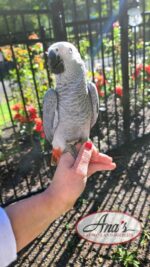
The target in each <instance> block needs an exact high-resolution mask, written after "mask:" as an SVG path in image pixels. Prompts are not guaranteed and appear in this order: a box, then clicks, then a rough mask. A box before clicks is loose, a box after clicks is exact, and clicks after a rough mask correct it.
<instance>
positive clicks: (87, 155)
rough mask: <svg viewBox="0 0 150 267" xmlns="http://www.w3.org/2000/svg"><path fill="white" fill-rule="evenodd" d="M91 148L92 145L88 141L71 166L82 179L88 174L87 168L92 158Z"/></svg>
mask: <svg viewBox="0 0 150 267" xmlns="http://www.w3.org/2000/svg"><path fill="white" fill-rule="evenodd" d="M92 147H93V144H92V142H90V141H87V142H86V143H85V144H83V145H82V147H81V149H80V151H79V154H78V157H77V159H76V161H75V163H74V165H73V168H74V169H75V171H76V173H77V174H79V175H81V176H83V177H85V176H87V173H88V167H89V163H90V159H91V156H92Z"/></svg>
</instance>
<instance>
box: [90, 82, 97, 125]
mask: <svg viewBox="0 0 150 267" xmlns="http://www.w3.org/2000/svg"><path fill="white" fill-rule="evenodd" d="M88 92H89V97H90V99H91V104H92V111H93V116H92V120H91V128H92V127H93V126H94V124H95V123H96V121H97V118H98V113H99V97H98V93H97V89H96V86H95V84H94V83H92V82H89V83H88Z"/></svg>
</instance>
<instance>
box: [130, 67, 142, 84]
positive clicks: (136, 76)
mask: <svg viewBox="0 0 150 267" xmlns="http://www.w3.org/2000/svg"><path fill="white" fill-rule="evenodd" d="M142 69H143V64H139V65H137V66H136V69H135V72H134V74H133V75H132V78H133V80H135V79H136V78H138V77H139V75H140V73H141V71H142Z"/></svg>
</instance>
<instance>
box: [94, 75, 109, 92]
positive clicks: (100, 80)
mask: <svg viewBox="0 0 150 267" xmlns="http://www.w3.org/2000/svg"><path fill="white" fill-rule="evenodd" d="M95 82H96V87H97V88H98V89H99V87H101V86H103V85H105V84H106V83H107V81H106V80H105V78H104V76H103V75H101V74H98V75H96V77H95Z"/></svg>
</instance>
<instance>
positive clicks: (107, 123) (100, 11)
mask: <svg viewBox="0 0 150 267" xmlns="http://www.w3.org/2000/svg"><path fill="white" fill-rule="evenodd" d="M98 3H99V19H100V35H101V39H102V41H101V48H100V49H101V58H102V71H103V76H104V79H105V80H106V74H105V60H104V45H103V28H102V3H101V0H99V2H98ZM104 92H105V97H104V101H105V112H106V128H107V146H108V150H109V149H110V138H109V121H108V103H107V93H106V83H104ZM100 108H101V107H100ZM103 111H104V110H103Z"/></svg>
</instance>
